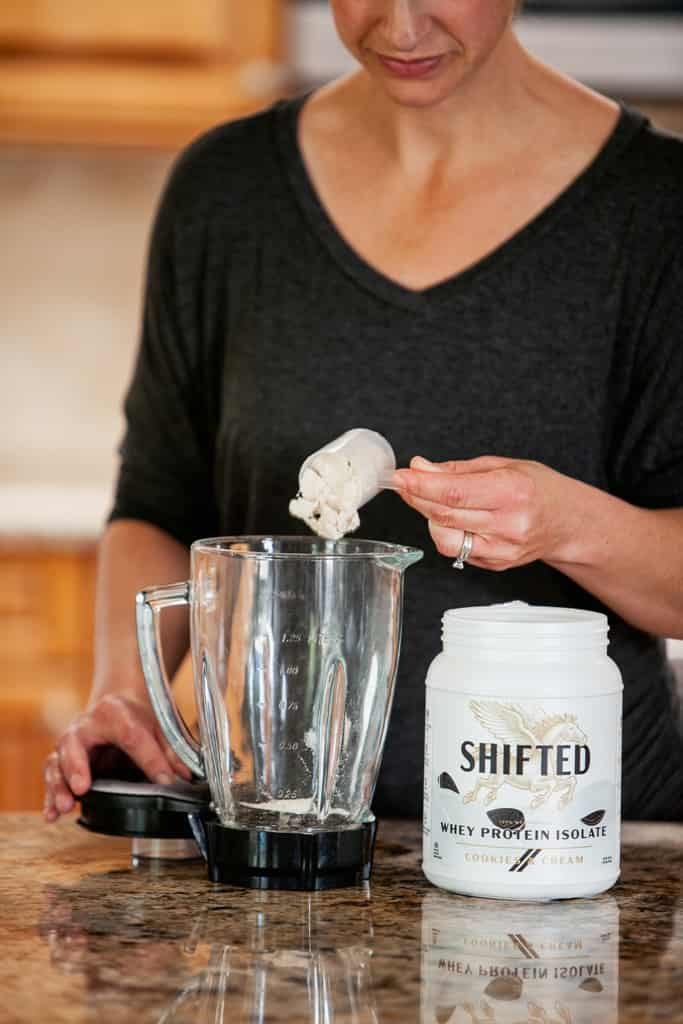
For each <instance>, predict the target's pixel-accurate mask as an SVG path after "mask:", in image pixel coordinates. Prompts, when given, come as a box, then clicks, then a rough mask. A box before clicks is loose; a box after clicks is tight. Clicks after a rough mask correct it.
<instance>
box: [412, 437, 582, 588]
mask: <svg viewBox="0 0 683 1024" xmlns="http://www.w3.org/2000/svg"><path fill="white" fill-rule="evenodd" d="M394 482H395V484H396V486H397V487H398V493H399V494H400V495H401V497H402V498H403V500H404V501H405V502H407V504H408V505H411V506H412V507H413V508H414V509H416V510H417V511H418V512H421V513H422V515H423V516H425V518H426V519H427V521H428V523H429V532H430V534H431V536H432V539H433V540H434V543H435V544H436V547H437V550H438V551H440V552H441V554H442V555H447V556H448V557H449V558H457V557H458V555H459V554H460V550H461V548H462V544H463V538H464V534H465V531H468V532H469V533H471V534H472V536H473V543H472V550H471V553H470V556H469V558H468V560H467V561H468V563H469V564H471V565H477V566H479V567H480V568H482V569H494V570H501V569H510V568H512V567H514V566H518V565H526V564H527V563H528V562H533V561H535V560H536V559H543V560H545V561H551V560H553V559H557V560H562V558H563V557H565V556H566V552H565V550H564V549H565V548H567V546H568V545H569V544H570V542H571V531H570V529H569V527H568V525H567V524H568V521H569V519H570V517H569V516H568V512H569V509H570V508H571V500H570V499H571V496H572V492H573V485H575V484H576V481H573V480H571V479H570V478H569V477H566V476H563V475H562V474H561V473H556V472H555V471H554V470H552V469H549V468H548V466H543V465H541V464H540V463H538V462H527V461H526V460H522V459H505V458H499V457H498V456H492V455H484V456H482V457H480V458H478V459H467V460H463V461H459V462H441V463H433V462H428V461H427V460H426V459H422V458H420V457H419V456H418V457H416V458H414V459H413V460H412V461H411V463H410V469H401V470H398V471H397V472H396V474H395V475H394ZM578 486H580V485H578Z"/></svg>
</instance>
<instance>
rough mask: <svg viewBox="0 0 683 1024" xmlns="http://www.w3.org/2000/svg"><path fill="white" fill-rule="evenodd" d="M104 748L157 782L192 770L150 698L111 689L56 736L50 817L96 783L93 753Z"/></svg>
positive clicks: (48, 790) (49, 765)
mask: <svg viewBox="0 0 683 1024" xmlns="http://www.w3.org/2000/svg"><path fill="white" fill-rule="evenodd" d="M105 747H110V748H111V747H115V748H118V749H119V750H121V751H123V753H124V754H127V755H128V757H129V758H130V759H131V761H133V762H134V763H135V764H136V765H137V766H138V768H140V769H141V770H142V771H143V772H144V773H145V775H146V776H147V778H148V779H150V780H151V781H152V782H158V783H161V784H162V785H163V784H168V783H170V782H173V779H174V776H181V778H184V779H189V778H190V777H191V772H190V770H189V768H187V767H186V765H184V764H183V763H182V761H181V760H180V759H179V758H178V757H177V756H176V754H175V753H174V752H173V751H172V750H171V749H170V747H169V746H168V744H167V743H166V741H165V739H164V738H163V736H162V735H161V732H160V730H159V725H158V722H157V719H156V716H155V714H154V712H153V711H152V708H151V706H150V704H149V702H148V701H147V700H144V699H142V698H141V697H139V696H137V695H132V696H131V695H125V694H115V693H110V694H107V695H106V696H104V697H100V699H99V700H97V701H96V702H95V703H93V704H92V705H91V706H90V707H89V708H88V709H87V710H86V711H84V712H83V713H82V714H80V715H78V717H77V718H75V719H74V721H73V722H72V723H71V725H69V727H68V728H67V729H66V731H65V732H64V733H63V735H62V736H61V737H60V738H59V740H58V741H57V745H56V749H55V750H54V751H53V752H52V753H51V754H50V755H49V757H48V758H47V760H46V762H45V806H44V808H43V814H44V817H45V820H46V821H48V822H52V821H56V820H57V818H58V817H59V816H60V814H68V813H69V811H71V810H72V809H73V806H74V803H75V799H74V797H79V796H83V794H84V793H87V791H88V790H89V789H90V786H91V784H92V770H91V765H92V761H93V758H95V757H96V756H97V753H98V752H99V751H101V750H102V748H105Z"/></svg>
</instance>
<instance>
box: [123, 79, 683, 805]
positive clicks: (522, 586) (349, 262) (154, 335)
mask: <svg viewBox="0 0 683 1024" xmlns="http://www.w3.org/2000/svg"><path fill="white" fill-rule="evenodd" d="M302 102H303V100H302V99H298V100H295V101H288V102H283V103H280V104H278V105H276V107H274V108H272V109H270V110H267V111H265V112H263V113H261V114H258V115H256V116H253V117H249V118H246V119H244V120H242V121H238V122H233V123H230V124H225V125H221V126H219V127H217V128H216V129H214V130H213V131H211V132H209V133H208V134H206V135H204V136H203V137H202V138H200V139H199V140H198V141H196V142H195V143H194V144H193V145H192V146H190V147H189V149H187V150H186V151H185V153H184V154H183V155H182V156H181V157H180V159H179V161H178V162H177V164H176V167H175V168H174V170H173V172H172V174H171V177H170V180H169V183H168V185H167V188H166V191H165V194H164V196H163V199H162V202H161V207H160V210H159V214H158V217H157V220H156V225H155V228H154V232H153V237H152V243H151V250H150V259H149V270H148V280H147V288H146V299H145V311H144V323H143V332H142V341H141V347H140V353H139V359H138V363H137V368H136V371H135V376H134V379H133V382H132V385H131V389H130V392H129V394H128V397H127V401H126V414H127V419H128V429H127V433H126V436H125V440H124V442H123V446H122V466H121V473H120V478H119V482H118V489H117V494H116V500H115V505H114V509H113V513H112V516H113V517H114V518H121V517H133V518H139V519H143V520H147V521H149V522H152V523H154V524H156V525H157V526H159V527H161V528H162V529H164V530H166V531H168V532H169V533H170V534H172V535H173V536H174V537H176V538H178V539H179V540H181V541H182V542H184V543H188V544H189V543H190V542H191V541H192V540H194V539H196V538H197V537H201V536H214V535H217V534H241V533H293V532H303V531H305V527H303V526H302V524H300V523H298V522H297V521H294V520H292V519H291V518H290V517H289V515H288V502H289V499H290V498H291V497H292V496H293V494H294V492H295V490H296V486H297V476H298V470H299V466H300V465H301V462H302V460H303V459H304V457H305V456H306V455H308V454H309V453H310V452H312V451H314V450H315V449H317V448H319V447H320V446H321V445H322V444H324V443H326V442H327V441H329V440H331V439H332V438H334V437H336V436H337V435H339V434H341V433H343V431H345V430H347V429H349V428H350V427H356V426H365V427H370V428H372V429H374V430H378V431H380V432H381V433H382V434H384V435H385V436H386V437H388V438H389V439H390V441H391V443H392V445H393V446H394V448H395V451H396V454H397V458H398V461H399V464H401V465H405V464H407V462H408V460H409V458H410V457H411V456H412V455H414V454H422V455H425V456H427V457H428V458H431V459H434V460H445V459H453V458H459V459H467V458H473V457H474V456H477V455H481V454H498V455H505V456H509V457H512V458H521V459H534V460H537V461H539V462H543V463H546V464H547V465H549V466H552V467H553V468H554V469H556V470H559V471H560V472H561V473H566V474H567V475H569V476H572V477H576V478H577V479H579V480H583V481H585V482H587V483H589V484H593V485H595V486H596V487H599V488H602V489H604V490H606V491H609V492H610V493H612V494H615V495H618V496H620V497H622V498H624V499H626V500H627V501H630V502H633V503H635V504H637V505H640V506H644V507H648V508H659V507H673V506H683V344H682V342H683V326H682V325H683V263H682V252H683V198H682V190H683V142H681V141H680V140H677V139H675V138H673V137H669V136H666V135H664V134H661V133H659V132H657V131H655V130H654V129H653V128H652V127H651V126H650V125H649V124H648V122H647V121H646V120H645V119H644V118H642V117H641V116H640V115H639V114H637V113H635V112H633V111H629V110H627V109H623V110H622V113H621V117H620V119H619V121H618V123H617V125H616V128H615V130H614V132H613V134H612V135H611V137H610V138H609V139H608V141H607V142H606V144H605V145H604V147H603V149H602V150H601V152H600V153H599V154H598V155H597V157H596V158H595V159H594V161H593V162H592V163H591V164H590V166H589V167H588V168H587V169H586V170H585V171H584V172H583V173H582V174H581V175H579V177H578V178H576V180H575V181H573V182H572V183H571V184H570V185H569V187H568V188H567V189H566V190H565V191H564V192H562V194H561V195H560V196H559V197H558V198H557V199H556V200H555V201H554V202H552V203H551V204H550V205H549V206H548V207H546V208H545V209H544V210H543V211H542V212H541V213H540V214H539V215H538V216H536V217H535V218H533V219H532V220H531V221H530V222H529V223H528V224H527V225H526V226H525V227H524V228H523V229H522V230H521V231H519V232H518V233H517V234H515V235H514V236H513V237H512V238H510V239H509V240H508V241H506V242H504V243H503V244H502V245H501V246H499V247H498V248H497V249H495V250H494V251H493V252H492V253H490V254H489V255H488V256H485V257H484V258H483V259H481V260H479V261H478V262H477V263H476V264H474V265H473V266H471V267H469V268H468V269H467V270H465V271H463V272H462V273H459V274H457V275H455V276H454V277H450V278H448V279H447V280H444V281H443V282H441V283H440V284H437V285H435V286H434V287H430V288H427V289H425V290H423V291H420V292H413V291H410V290H408V289H406V288H404V287H402V286H400V285H398V284H396V283H395V282H393V281H391V280H389V279H388V278H386V277H384V276H383V275H382V274H381V273H379V272H378V271H376V270H374V269H373V268H372V267H370V266H369V265H368V264H367V263H366V262H364V260H363V259H361V258H360V257H359V255H358V254H357V253H356V252H355V251H354V250H353V249H352V248H351V247H350V246H349V245H348V244H347V243H346V242H345V241H344V239H343V238H342V237H341V235H340V234H339V232H338V231H337V230H336V228H335V226H334V224H333V222H332V221H331V219H330V217H329V216H328V214H327V212H326V211H325V209H324V208H323V206H322V205H321V203H320V200H319V199H318V197H317V195H316V192H315V190H314V188H313V186H312V183H311V181H310V179H309V177H308V175H307V172H306V169H305V166H304V163H303V161H302V157H301V153H300V150H299V147H298V144H297V135H296V125H297V117H298V112H299V110H300V107H301V104H302ZM339 145H340V146H343V145H344V140H343V139H340V140H339ZM377 187H378V188H381V182H378V185H377ZM361 523H362V525H361V530H360V534H361V535H362V536H365V537H371V538H374V539H378V540H380V539H381V540H391V541H396V542H400V543H404V544H412V545H416V546H418V547H422V548H423V549H424V550H425V558H424V561H423V562H422V563H420V564H419V565H418V566H416V567H414V568H412V569H410V570H409V572H408V573H407V576H406V607H405V628H404V642H403V650H402V655H401V663H400V668H399V678H398V684H397V695H396V700H395V704H394V712H393V715H392V720H391V725H390V729H389V735H388V741H387V746H386V753H385V757H384V763H383V766H382V772H381V777H380V781H379V785H378V789H377V794H376V799H375V808H376V810H378V812H380V813H385V814H388V813H397V814H411V815H417V814H419V812H420V805H421V789H422V737H423V708H424V680H425V673H426V670H427V666H428V665H429V662H430V661H431V659H432V658H433V657H434V656H435V655H436V653H437V652H438V650H439V647H440V639H439V634H440V620H441V615H442V613H443V611H444V610H445V609H447V608H451V607H455V606H463V605H478V604H490V603H493V602H498V601H508V600H512V599H521V600H525V601H529V602H532V603H535V604H550V605H561V606H571V607H577V608H592V609H599V610H603V611H607V613H608V615H609V619H610V638H611V643H610V653H611V655H612V657H613V658H614V659H615V661H616V662H617V663H618V665H619V667H620V668H621V670H622V673H623V676H624V684H625V690H624V729H623V741H624V742H623V750H624V760H623V766H624V767H623V807H624V813H625V815H626V816H627V817H633V818H647V817H649V818H673V819H683V740H682V738H681V735H680V733H679V731H678V728H677V725H676V721H675V717H674V711H673V708H672V686H673V683H672V675H671V671H670V667H669V666H668V665H667V662H666V658H665V654H664V646H663V643H662V641H660V640H658V639H657V638H655V637H654V636H651V635H648V634H647V633H644V632H642V631H640V630H637V629H634V628H632V627H630V626H628V625H627V624H626V623H624V622H623V621H622V620H621V619H620V618H619V617H618V616H616V615H614V614H613V613H612V612H610V611H609V610H608V609H605V608H603V607H602V605H601V604H600V602H599V601H597V600H596V599H595V598H593V597H592V596H591V595H590V594H587V593H586V592H585V591H583V590H582V589H581V588H580V587H578V586H577V585H576V584H575V583H573V582H572V581H571V580H569V579H568V578H567V577H566V576H564V575H562V574H561V573H559V572H557V571H555V570H554V569H551V568H549V567H548V566H547V565H545V564H543V563H542V562H535V563H533V564H531V565H528V566H524V567H522V568H519V569H513V570H509V571H507V572H502V573H494V572H488V571H484V570H480V569H477V568H475V567H472V566H469V567H467V568H466V570H465V571H464V572H461V573H458V572H455V571H454V570H453V569H452V567H451V560H449V559H446V558H443V557H442V556H440V555H439V554H438V553H437V552H436V551H435V549H434V546H433V543H432V542H431V540H430V538H429V535H428V532H427V526H426V523H425V521H424V520H423V518H422V517H421V516H419V515H418V514H417V513H415V512H414V511H413V510H411V509H410V508H408V507H407V506H406V505H404V504H403V503H402V502H401V501H400V499H399V498H398V497H397V496H396V495H394V494H392V493H388V492H385V493H382V494H381V495H380V496H379V497H378V498H376V499H375V500H374V501H372V502H371V503H370V504H369V505H367V506H366V507H365V508H364V509H363V510H362V514H361ZM617 527H618V523H615V528H617ZM682 585H683V581H682ZM633 586H634V587H638V586H639V581H638V580H637V579H634V580H633ZM549 685H552V683H551V681H550V682H549Z"/></svg>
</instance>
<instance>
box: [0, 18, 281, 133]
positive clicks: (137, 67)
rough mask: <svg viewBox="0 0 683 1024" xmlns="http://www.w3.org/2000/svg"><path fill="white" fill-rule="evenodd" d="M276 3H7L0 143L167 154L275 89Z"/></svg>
mask: <svg viewBox="0 0 683 1024" xmlns="http://www.w3.org/2000/svg"><path fill="white" fill-rule="evenodd" d="M281 3H282V0H253V2H251V3H248V4H247V3H244V0H98V2H97V3H96V4H93V3H91V2H88V0H4V2H3V4H2V5H0V141H5V142H10V141H11V142H29V143H30V142H38V143H78V144H97V143H102V144H120V145H145V146H162V147H172V148H175V147H177V146H178V145H182V144H184V143H185V142H187V141H188V140H189V139H190V138H191V137H192V136H193V135H195V134H197V133H198V132H200V131H202V130H204V129H206V128H208V127H209V126H210V125H212V124H215V123H217V122H219V121H222V120H226V119H228V118H230V117H236V116H240V115H243V114H246V113H248V112H249V111H251V110H254V109H256V108H258V107H260V106H264V105H266V104H267V103H269V102H272V101H273V99H274V98H275V97H276V96H277V95H278V94H279V93H280V91H281V89H282V85H283V65H282V64H281V62H280V61H281V53H282V38H281V37H282V30H281V23H282V16H281V9H280V8H281Z"/></svg>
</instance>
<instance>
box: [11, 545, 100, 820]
mask: <svg viewBox="0 0 683 1024" xmlns="http://www.w3.org/2000/svg"><path fill="white" fill-rule="evenodd" d="M94 579H95V549H94V545H92V544H68V545H67V544H56V543H54V544H48V543H42V542H38V541H26V542H23V541H12V542H10V541H5V542H2V543H0V810H31V809H37V808H40V807H41V806H42V803H43V778H42V769H43V762H44V760H45V758H46V756H47V754H48V753H49V752H50V750H51V749H52V747H53V746H54V739H55V737H56V736H57V735H59V733H60V732H61V731H62V729H63V728H64V727H65V726H66V725H67V724H68V722H69V721H70V720H71V719H72V718H73V716H74V715H75V714H76V713H77V711H78V710H79V709H80V708H81V707H82V706H83V704H84V703H85V700H86V698H87V694H88V692H89V690H90V682H91V673H92V636H93V604H94Z"/></svg>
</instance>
